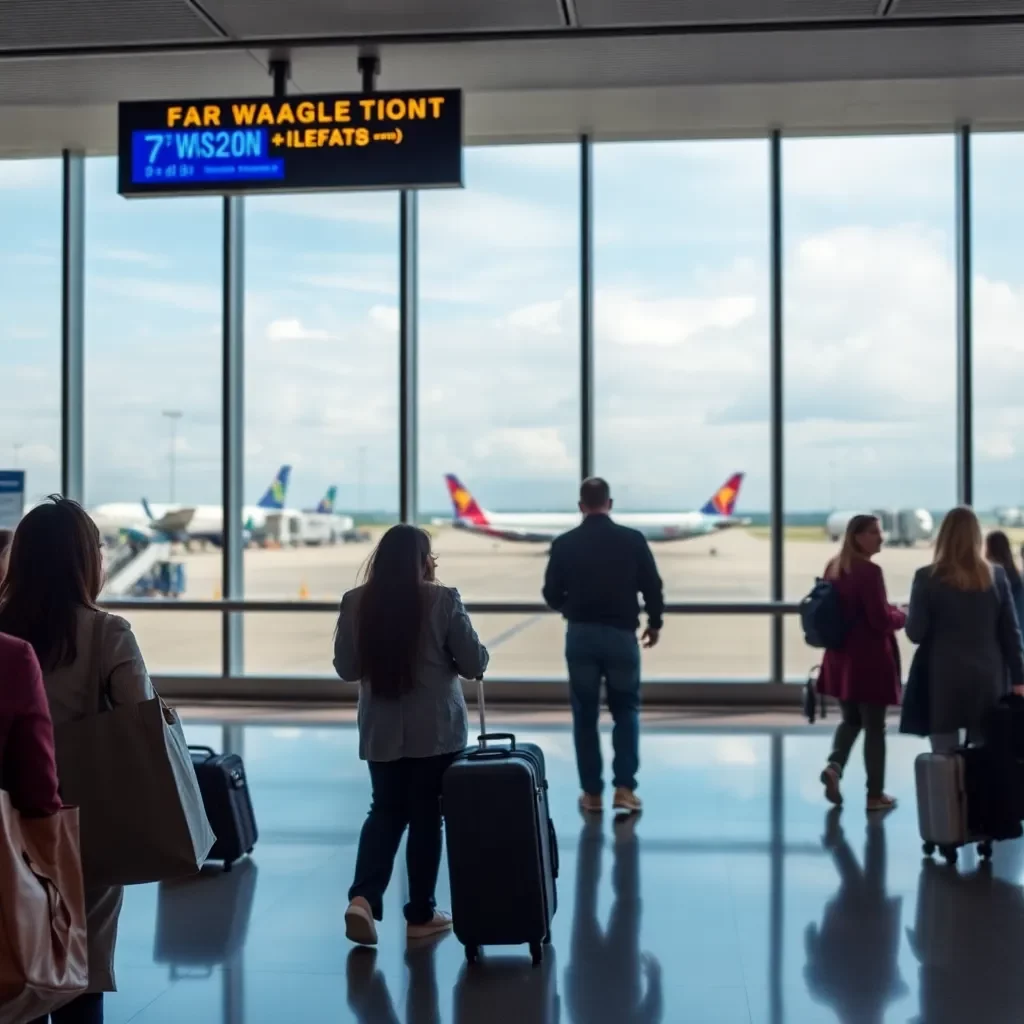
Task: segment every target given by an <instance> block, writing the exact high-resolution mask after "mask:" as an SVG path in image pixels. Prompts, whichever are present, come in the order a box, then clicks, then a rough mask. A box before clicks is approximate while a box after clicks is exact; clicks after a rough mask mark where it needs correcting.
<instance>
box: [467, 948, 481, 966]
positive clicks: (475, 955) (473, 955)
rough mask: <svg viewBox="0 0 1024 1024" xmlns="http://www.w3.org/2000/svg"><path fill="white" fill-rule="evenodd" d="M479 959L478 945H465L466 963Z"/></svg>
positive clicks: (472, 962) (473, 962)
mask: <svg viewBox="0 0 1024 1024" xmlns="http://www.w3.org/2000/svg"><path fill="white" fill-rule="evenodd" d="M479 959H480V947H479V946H467V947H466V963H468V964H475V963H476V962H477V961H478V960H479Z"/></svg>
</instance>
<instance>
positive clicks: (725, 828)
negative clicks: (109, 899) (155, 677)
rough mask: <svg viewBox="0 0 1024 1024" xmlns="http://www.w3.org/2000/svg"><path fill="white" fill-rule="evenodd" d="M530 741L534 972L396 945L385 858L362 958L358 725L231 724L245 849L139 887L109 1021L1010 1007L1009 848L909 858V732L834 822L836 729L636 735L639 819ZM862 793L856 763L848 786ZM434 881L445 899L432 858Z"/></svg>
mask: <svg viewBox="0 0 1024 1024" xmlns="http://www.w3.org/2000/svg"><path fill="white" fill-rule="evenodd" d="M495 718H496V721H495V723H494V727H495V728H496V729H500V728H501V727H502V726H503V725H504V724H505V723H503V722H502V721H501V715H500V713H498V714H497V715H496V716H495ZM193 728H194V727H193V726H190V727H189V730H187V731H190V730H192V729H193ZM218 728H219V727H218ZM207 732H209V727H207ZM519 735H520V737H521V738H522V739H523V740H524V741H525V740H530V741H536V742H539V743H540V744H541V746H542V747H543V749H544V750H545V754H546V757H547V767H548V779H549V785H550V795H551V806H552V816H553V819H554V821H555V826H556V829H557V831H558V835H559V840H560V845H561V848H562V853H563V855H562V858H561V877H560V878H559V881H558V885H559V909H558V913H557V914H556V915H555V919H554V922H553V936H552V938H553V941H552V945H551V946H550V947H548V948H547V949H546V950H545V959H544V963H543V964H542V965H541V966H540V967H538V968H534V967H532V965H531V963H530V958H529V954H528V952H527V950H526V947H525V946H520V947H509V948H502V947H498V948H495V947H488V948H487V949H486V950H485V952H484V956H483V958H482V961H481V963H480V964H479V965H476V966H474V967H468V966H467V965H466V963H465V958H464V955H463V950H462V947H461V945H460V944H459V943H458V942H457V941H456V939H455V938H454V937H453V936H448V937H445V938H443V939H441V940H439V941H436V942H433V943H427V944H426V945H418V946H414V947H408V946H407V944H406V941H405V934H404V920H403V915H402V904H403V903H404V901H405V892H404V891H403V890H404V884H403V883H404V880H403V879H402V877H400V873H396V877H395V879H394V882H393V884H392V886H391V890H390V891H389V892H388V894H387V896H386V898H385V907H384V920H383V922H382V924H381V928H380V946H379V948H378V949H377V950H376V951H366V950H352V949H351V946H350V944H349V943H348V942H347V941H346V939H345V934H344V920H343V911H344V902H345V900H344V897H345V892H346V887H347V885H348V883H349V881H350V879H351V872H352V867H353V861H354V858H355V844H356V840H357V837H358V829H359V824H360V822H361V820H362V818H363V816H364V814H365V809H366V806H367V801H368V782H367V776H366V771H365V766H364V765H362V764H361V763H360V762H359V760H358V756H357V749H356V737H355V733H354V730H352V729H347V728H337V729H334V728H327V727H322V726H318V727H316V728H313V729H307V728H305V727H282V726H280V725H275V726H266V725H247V726H245V727H244V728H243V727H240V726H231V727H230V728H227V729H224V730H223V731H222V733H221V738H220V744H219V745H220V746H222V747H224V748H226V749H233V750H236V751H242V752H244V755H245V758H246V766H247V769H248V771H249V778H250V784H251V787H252V792H253V801H254V804H255V808H256V815H257V819H258V820H259V823H260V831H261V839H260V843H259V845H258V846H257V848H256V851H255V856H254V858H253V860H251V861H244V862H242V863H240V864H237V865H236V866H235V869H234V871H232V872H230V873H226V874H225V873H224V872H222V871H221V870H220V868H219V866H217V867H214V868H210V869H208V870H206V871H204V872H203V873H202V874H200V875H199V876H198V877H197V878H194V879H189V880H185V881H182V882H177V883H174V884H169V885H163V886H159V887H157V886H132V887H130V888H129V889H128V891H127V894H126V898H125V910H124V913H123V914H122V918H121V923H120V929H119V939H118V946H117V973H118V980H119V985H120V991H119V992H117V993H116V994H113V995H111V996H110V997H109V999H108V1000H107V1014H106V1024H182V1022H185V1024H280V1022H281V1021H291V1020H307V1019H309V1020H319V1019H326V1020H331V1021H333V1022H336V1024H449V1022H453V1024H828V1022H830V1021H839V1022H841V1024H896V1022H899V1024H907V1022H908V1021H916V1022H917V1024H946V1022H949V1024H953V1022H954V1021H955V1022H956V1024H961V1022H962V1021H964V1020H965V1019H968V1020H972V1021H978V1022H979V1024H1016V1022H1018V1021H1020V1020H1024V970H1021V969H1020V968H1019V965H1018V961H1019V950H1020V949H1021V947H1022V945H1024V891H1022V889H1021V885H1020V882H1021V876H1022V873H1024V842H1021V841H1017V842H1012V843H1001V844H998V845H997V846H996V849H995V856H994V859H993V863H992V865H991V867H980V866H979V865H978V863H977V858H976V856H975V854H974V852H973V851H972V850H966V851H964V854H963V856H962V857H961V859H960V866H959V868H955V869H951V868H949V867H948V866H946V865H944V864H939V863H938V862H936V863H932V862H930V861H929V862H925V863H924V864H922V860H921V853H920V839H919V837H918V834H917V820H916V814H915V810H914V791H913V786H914V781H913V758H914V756H915V754H916V753H917V752H918V750H919V749H920V746H921V745H920V744H917V743H916V741H915V742H910V741H907V740H906V739H905V738H903V737H892V738H890V742H889V769H888V773H887V774H888V777H887V780H886V785H887V788H889V789H890V790H891V791H892V792H893V793H894V795H896V796H897V797H899V799H900V801H901V806H900V808H899V810H897V811H896V812H895V813H893V814H891V815H889V816H888V817H887V818H885V819H884V820H868V819H867V818H866V816H865V814H864V812H863V809H862V805H861V806H859V807H855V806H853V804H854V803H858V804H859V803H860V802H859V801H853V800H851V801H850V803H851V806H849V807H847V808H846V809H845V810H843V811H842V812H833V813H830V814H828V815H827V816H826V813H825V807H824V806H823V802H822V797H821V788H820V785H819V783H818V781H817V777H818V773H819V772H820V765H821V762H822V759H823V758H824V757H825V756H826V755H827V752H828V748H829V742H830V733H829V730H828V729H806V730H799V731H798V730H796V729H792V730H779V731H775V732H771V731H764V732H754V731H746V732H744V731H741V730H737V731H736V732H735V733H733V732H729V731H726V730H724V729H721V728H720V729H719V730H718V731H715V730H700V729H695V728H687V729H680V730H669V729H662V730H660V731H657V732H654V731H649V732H647V733H645V734H644V735H643V736H642V739H641V757H642V760H643V764H644V769H643V780H642V784H643V787H644V789H643V793H644V801H645V812H644V815H643V817H642V818H637V819H627V820H625V821H620V822H618V823H615V822H613V821H612V820H611V819H610V817H605V818H603V819H597V820H590V821H586V822H583V823H582V824H581V821H580V817H579V814H578V811H577V809H576V806H575V801H576V773H575V767H574V763H573V747H572V741H571V734H570V731H569V729H568V728H567V727H565V728H555V727H551V728H549V729H547V730H546V731H540V730H536V731H530V730H526V729H520V730H519ZM189 738H190V739H191V738H195V739H205V740H206V741H207V742H215V741H216V739H217V737H215V736H212V734H211V735H210V736H206V735H196V736H195V737H193V736H190V737H189ZM606 739H607V737H605V740H606ZM862 785H863V769H862V766H861V765H859V764H857V763H852V764H851V766H850V768H849V771H848V777H847V788H848V792H849V793H855V792H857V791H858V789H859V788H860V787H861V786H862ZM823 820H824V835H823V834H822V833H823V827H822V822H823ZM399 863H400V864H401V863H402V859H401V858H399ZM437 896H438V901H439V903H440V905H442V906H447V905H449V896H450V893H449V892H448V876H447V870H446V868H444V867H443V868H442V870H441V875H440V882H439V890H438V894H437Z"/></svg>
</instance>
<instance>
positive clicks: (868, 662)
mask: <svg viewBox="0 0 1024 1024" xmlns="http://www.w3.org/2000/svg"><path fill="white" fill-rule="evenodd" d="M881 549H882V529H881V526H880V524H879V522H878V519H877V518H876V517H875V516H868V515H860V516H854V517H853V518H852V519H851V520H850V522H849V524H848V525H847V527H846V535H845V537H844V538H843V547H842V550H841V551H840V552H839V554H838V555H837V556H836V557H835V558H833V559H832V561H830V562H829V563H828V565H827V566H826V567H825V578H826V579H827V580H831V581H832V582H833V583H834V585H835V588H836V591H837V592H838V595H839V603H840V606H841V608H842V612H843V621H844V622H845V623H846V633H845V635H844V637H843V645H842V647H841V648H839V649H837V650H831V651H826V652H825V658H824V660H823V661H822V665H821V675H820V676H819V678H818V689H819V691H820V692H821V693H824V694H826V695H827V696H829V697H834V698H835V699H836V700H838V701H839V706H840V708H841V709H842V721H841V722H840V723H839V726H838V727H837V729H836V734H835V739H834V740H833V742H832V753H831V754H830V755H829V758H828V763H827V764H826V765H825V769H824V771H823V772H822V773H821V782H822V784H823V785H824V787H825V797H826V799H828V800H829V801H830V802H831V803H833V804H837V805H838V804H841V803H842V802H843V796H842V793H841V791H840V786H839V783H840V780H841V779H842V777H843V769H844V768H845V767H846V762H847V761H848V760H849V757H850V751H851V749H852V748H853V744H854V742H855V741H856V739H857V737H858V736H859V735H860V733H861V731H862V730H863V732H864V767H865V768H866V769H867V776H868V801H867V809H868V810H869V811H890V810H892V809H893V808H894V807H895V806H896V801H895V800H894V799H893V798H892V797H891V796H887V795H886V794H885V792H884V788H883V787H884V785H885V716H886V711H887V709H888V708H889V707H890V706H891V705H894V704H899V702H900V661H899V650H898V648H897V646H896V631H897V630H898V629H902V628H903V625H904V623H905V622H906V618H907V617H906V615H905V613H904V612H902V611H901V610H900V609H899V608H897V607H895V606H894V605H892V604H890V603H889V599H888V597H887V596H886V593H885V580H884V579H883V578H882V570H881V569H880V568H879V567H878V566H877V565H875V563H874V562H872V561H871V559H872V558H873V557H874V556H875V555H877V554H878V552H879V551H880V550H881Z"/></svg>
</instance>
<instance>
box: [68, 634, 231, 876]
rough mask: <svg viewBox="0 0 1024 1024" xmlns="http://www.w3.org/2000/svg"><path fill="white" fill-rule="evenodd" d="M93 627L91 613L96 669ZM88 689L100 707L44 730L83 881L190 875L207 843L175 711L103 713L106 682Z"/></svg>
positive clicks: (130, 707)
mask: <svg viewBox="0 0 1024 1024" xmlns="http://www.w3.org/2000/svg"><path fill="white" fill-rule="evenodd" d="M102 623H103V617H102V616H96V626H95V629H94V634H93V638H92V639H93V653H92V658H93V662H94V664H97V665H98V652H99V646H100V643H101V641H102ZM95 675H96V676H97V677H98V676H99V669H98V667H97V668H96V671H95ZM97 686H98V687H99V692H100V695H101V698H100V699H101V705H102V707H103V710H100V711H99V713H98V714H95V715H90V716H89V717H88V718H80V719H78V720H77V721H74V722H66V723H64V724H63V725H59V726H56V727H55V728H54V740H55V742H56V748H57V774H58V776H59V778H60V790H61V795H62V797H63V798H64V799H65V800H67V801H68V802H69V803H73V804H77V805H78V807H79V808H80V809H81V823H82V872H83V874H84V875H85V879H86V882H87V884H88V885H89V886H90V887H92V886H100V885H137V884H141V883H145V882H162V881H165V880H167V879H172V878H181V877H183V876H184V875H194V874H196V872H198V871H199V869H200V868H201V867H202V866H203V861H205V860H206V855H207V854H208V853H209V852H210V850H211V849H212V848H213V844H214V841H215V837H214V834H213V830H212V829H211V828H210V823H209V821H208V820H207V817H206V811H205V809H204V808H203V798H202V796H201V794H200V792H199V783H198V782H197V781H196V773H195V769H194V768H193V767H192V757H191V755H190V754H189V752H188V745H187V744H186V742H185V734H184V732H183V731H182V728H181V721H180V720H179V718H178V715H177V714H176V713H175V712H174V711H172V710H171V709H170V708H169V707H167V705H166V704H164V702H163V701H162V700H161V699H160V698H159V697H154V698H153V699H152V700H147V701H143V702H142V703H140V704H120V705H118V706H117V707H110V702H109V700H108V698H107V681H106V680H99V679H98V678H97Z"/></svg>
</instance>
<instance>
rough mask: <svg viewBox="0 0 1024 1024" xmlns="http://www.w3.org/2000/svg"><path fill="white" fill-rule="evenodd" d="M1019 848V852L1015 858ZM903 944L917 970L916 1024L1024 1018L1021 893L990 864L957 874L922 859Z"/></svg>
mask: <svg viewBox="0 0 1024 1024" xmlns="http://www.w3.org/2000/svg"><path fill="white" fill-rule="evenodd" d="M1019 850H1020V848H1019V847H1018V853H1019ZM907 939H908V941H909V943H910V947H911V949H912V950H913V951H914V955H915V956H916V957H917V959H918V961H919V963H920V965H921V967H920V976H919V984H920V988H921V1016H920V1018H919V1021H920V1024H954V1022H958V1021H964V1020H970V1019H971V1018H972V1016H973V1017H978V1016H979V1013H978V1006H979V992H983V993H984V1013H983V1014H981V1019H984V1020H985V1021H1017V1020H1020V1019H1021V1018H1022V1017H1024V971H1022V970H1021V967H1020V951H1021V949H1022V948H1024V892H1022V891H1021V887H1020V885H1018V884H1015V883H1011V882H1007V881H1004V880H1003V879H1002V878H999V877H997V876H996V875H995V873H994V868H993V867H992V866H991V865H987V864H982V865H980V866H979V867H978V868H976V869H975V870H974V871H970V872H967V873H964V874H960V873H959V872H958V871H956V870H955V869H953V868H950V867H949V866H948V865H946V864H940V863H932V862H931V861H930V860H929V861H926V862H925V863H924V864H923V865H922V868H921V878H920V881H919V883H918V894H917V914H916V917H915V921H914V926H913V928H908V929H907Z"/></svg>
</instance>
